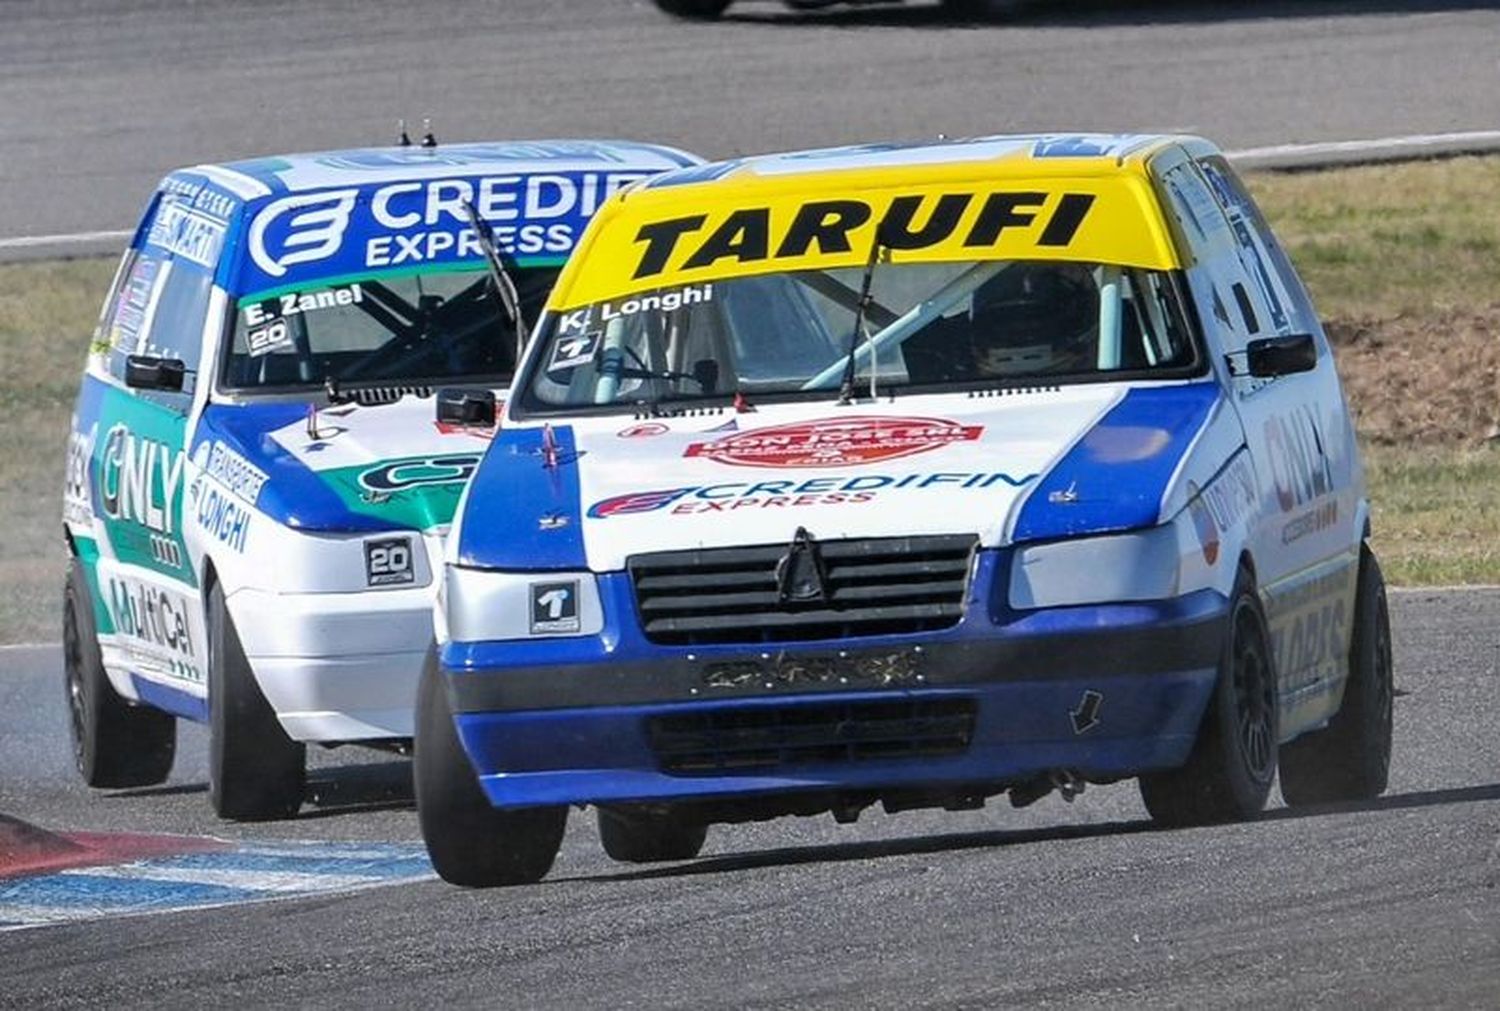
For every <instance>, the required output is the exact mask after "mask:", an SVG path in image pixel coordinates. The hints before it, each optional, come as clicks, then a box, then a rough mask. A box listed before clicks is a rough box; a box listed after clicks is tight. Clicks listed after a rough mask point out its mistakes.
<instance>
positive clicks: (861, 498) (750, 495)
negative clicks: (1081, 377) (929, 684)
mask: <svg viewBox="0 0 1500 1011" xmlns="http://www.w3.org/2000/svg"><path fill="white" fill-rule="evenodd" d="M1035 479H1036V475H1035V474H1027V475H1025V476H1023V477H1016V476H1014V475H1011V474H1005V473H1001V472H992V471H978V472H974V471H959V472H952V471H934V472H930V473H916V474H903V475H899V476H897V475H888V474H862V475H860V476H858V477H814V478H806V479H803V480H778V481H755V482H749V481H729V482H724V483H721V484H709V485H695V486H690V487H686V488H666V489H662V490H658V491H639V492H629V493H627V494H624V495H615V496H612V497H610V498H607V499H601V500H599V501H598V502H595V503H594V504H593V505H591V506H590V507H589V509H588V515H589V516H590V517H591V518H593V519H606V518H608V517H610V516H625V515H630V514H633V513H648V512H656V511H658V510H661V509H666V508H667V507H668V506H671V509H670V513H671V514H673V515H687V514H692V513H709V512H735V511H738V510H741V509H775V508H783V507H791V508H795V507H799V506H817V505H860V504H863V503H866V502H873V501H876V499H877V498H878V497H880V496H882V495H884V494H885V493H886V492H891V491H901V490H904V491H931V490H934V489H936V490H949V491H952V490H955V489H964V490H970V491H972V490H979V489H985V488H992V487H995V486H997V485H1006V486H1008V487H1011V488H1019V487H1022V486H1023V485H1026V484H1028V483H1030V482H1031V481H1033V480H1035Z"/></svg>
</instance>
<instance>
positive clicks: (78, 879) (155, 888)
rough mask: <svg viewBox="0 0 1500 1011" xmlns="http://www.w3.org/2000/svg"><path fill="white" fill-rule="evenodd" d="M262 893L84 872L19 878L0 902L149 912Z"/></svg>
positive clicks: (1, 893)
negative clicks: (156, 909) (154, 908)
mask: <svg viewBox="0 0 1500 1011" xmlns="http://www.w3.org/2000/svg"><path fill="white" fill-rule="evenodd" d="M264 894H265V893H264V892H260V891H254V890H251V889H247V888H231V887H229V886H226V885H213V884H198V883H194V882H190V881H160V880H156V879H152V878H114V877H104V876H102V875H93V874H88V873H86V872H85V873H76V874H49V875H46V876H44V877H37V878H22V879H21V880H20V881H17V882H16V883H15V884H13V885H9V886H6V887H3V888H0V902H3V903H8V904H9V903H19V904H21V905H28V906H52V907H55V908H58V909H79V908H88V907H90V906H98V907H119V908H137V909H150V908H152V907H155V906H182V905H197V906H201V905H204V904H207V903H214V902H243V901H245V900H247V899H254V898H258V897H260V896H261V895H264Z"/></svg>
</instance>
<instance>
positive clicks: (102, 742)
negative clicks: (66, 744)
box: [63, 558, 177, 789]
mask: <svg viewBox="0 0 1500 1011" xmlns="http://www.w3.org/2000/svg"><path fill="white" fill-rule="evenodd" d="M63 677H64V684H65V686H66V688H67V692H68V715H69V717H70V720H69V728H70V729H71V730H72V734H73V760H74V762H75V763H76V764H77V766H78V773H79V775H81V776H82V777H83V781H84V782H85V783H87V784H88V785H89V786H95V787H101V788H109V789H118V788H122V787H130V786H155V785H156V784H157V783H160V782H162V781H164V780H165V779H166V778H167V775H168V774H169V773H170V772H171V771H172V759H173V758H174V757H175V756H176V754H177V719H176V717H174V716H172V715H170V714H168V713H164V712H162V711H160V710H159V709H152V708H150V707H148V706H137V705H132V704H131V703H129V702H127V701H126V700H125V699H124V698H122V697H121V696H120V694H119V693H118V692H116V691H115V689H114V686H113V685H111V684H110V683H109V676H108V675H107V674H105V673H104V659H103V657H102V656H100V654H99V633H98V629H97V626H96V625H95V623H94V601H93V594H91V593H90V592H89V581H88V575H87V573H85V572H84V571H83V563H82V562H80V561H79V560H78V559H77V558H74V559H72V561H71V563H70V564H69V566H68V579H67V582H66V583H65V584H64V586H63Z"/></svg>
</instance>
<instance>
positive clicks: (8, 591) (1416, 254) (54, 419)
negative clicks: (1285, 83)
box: [0, 158, 1500, 643]
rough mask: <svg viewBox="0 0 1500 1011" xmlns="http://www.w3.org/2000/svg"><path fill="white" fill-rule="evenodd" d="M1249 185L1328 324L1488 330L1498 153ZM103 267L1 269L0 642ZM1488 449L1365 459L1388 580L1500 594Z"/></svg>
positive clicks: (31, 615) (25, 563)
mask: <svg viewBox="0 0 1500 1011" xmlns="http://www.w3.org/2000/svg"><path fill="white" fill-rule="evenodd" d="M1247 183H1248V185H1249V186H1250V188H1251V190H1252V191H1253V192H1254V193H1255V195H1256V198H1257V199H1258V200H1259V201H1260V203H1261V204H1262V207H1263V208H1264V210H1265V212H1266V216H1267V217H1268V218H1270V220H1271V222H1272V225H1273V226H1274V228H1275V229H1276V232H1277V234H1278V235H1279V236H1280V237H1281V239H1282V241H1283V242H1284V243H1285V244H1286V246H1287V249H1288V251H1289V252H1290V253H1291V256H1292V259H1293V260H1294V261H1295V262H1296V263H1297V265H1298V268H1299V270H1300V271H1301V272H1302V274H1303V277H1304V279H1305V280H1306V281H1307V283H1308V287H1309V288H1310V289H1311V290H1312V293H1313V298H1314V300H1315V301H1316V303H1317V305H1318V307H1319V310H1320V311H1321V312H1322V314H1323V316H1324V318H1325V319H1328V320H1331V321H1338V320H1341V319H1358V320H1361V321H1364V322H1365V323H1366V324H1369V325H1373V326H1375V327H1377V328H1378V327H1379V325H1380V321H1381V320H1393V319H1397V318H1400V319H1402V320H1403V321H1404V325H1406V326H1410V325H1411V324H1412V322H1413V321H1414V320H1415V321H1421V320H1422V319H1424V318H1433V317H1436V316H1438V315H1440V314H1442V313H1445V312H1454V311H1458V312H1463V313H1469V314H1472V315H1473V316H1475V317H1476V318H1478V319H1480V320H1481V321H1483V320H1489V322H1490V323H1491V324H1493V325H1491V326H1490V328H1489V330H1488V332H1489V333H1490V334H1496V335H1500V215H1497V214H1496V213H1495V211H1494V208H1495V207H1497V206H1500V158H1490V159H1482V158H1459V159H1453V160H1449V161H1435V162H1422V163H1411V164H1402V165H1386V166H1371V167H1362V168H1352V169H1341V170H1338V171H1332V172H1309V173H1297V174H1273V173H1257V174H1253V175H1251V176H1249V177H1248V179H1247ZM114 266H115V259H114V258H113V257H110V258H103V259H80V260H66V261H54V262H47V263H24V264H3V265H0V363H3V365H4V368H3V370H0V417H3V418H4V419H5V421H4V423H3V430H0V515H3V516H5V517H6V519H7V521H8V529H7V532H6V536H5V537H4V538H0V643H6V642H25V641H39V640H46V641H54V640H56V639H57V638H58V635H59V632H58V629H57V614H58V607H57V601H58V598H59V595H60V593H61V587H62V579H63V575H64V559H63V551H62V548H61V545H60V535H61V520H60V510H61V489H62V477H63V475H62V469H63V458H64V454H63V446H64V442H65V439H66V436H67V431H68V422H69V416H70V413H71V410H72V403H73V396H74V394H75V392H76V390H77V383H78V373H79V368H80V366H81V365H82V363H83V359H84V354H85V352H86V349H87V347H88V341H89V337H90V334H91V332H92V330H93V326H94V320H95V318H96V316H97V314H98V310H99V304H100V302H101V301H102V299H103V297H104V293H105V290H106V288H107V287H108V285H109V282H110V279H111V277H112V275H113V272H114ZM1371 321H1373V323H1372V322H1371ZM1495 339H1496V340H1500V336H1496V338H1495ZM1450 358H1451V356H1450ZM1432 367H1433V368H1438V369H1448V370H1454V371H1461V370H1463V369H1465V367H1466V362H1464V361H1461V360H1459V361H1454V360H1443V359H1435V360H1434V361H1433V364H1432ZM1493 446H1494V444H1488V445H1486V444H1478V445H1475V444H1474V443H1473V440H1471V441H1470V444H1468V445H1463V446H1455V445H1452V444H1448V443H1445V444H1441V445H1403V446H1384V445H1382V446H1375V447H1371V448H1370V449H1369V450H1367V453H1366V463H1367V467H1368V474H1369V480H1370V489H1371V498H1372V499H1373V501H1374V510H1375V512H1374V525H1375V540H1376V547H1377V549H1378V551H1379V553H1380V556H1381V558H1382V561H1383V563H1384V565H1385V569H1386V575H1387V578H1388V579H1389V580H1390V581H1391V582H1392V583H1394V584H1398V585H1402V584H1404V585H1444V584H1456V583H1500V449H1497V448H1493Z"/></svg>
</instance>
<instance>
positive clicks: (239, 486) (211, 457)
mask: <svg viewBox="0 0 1500 1011" xmlns="http://www.w3.org/2000/svg"><path fill="white" fill-rule="evenodd" d="M198 452H199V453H203V452H204V450H203V448H202V447H201V446H200V448H199V450H198ZM201 466H202V467H203V472H204V473H205V474H206V475H207V476H209V477H211V478H213V479H214V480H215V481H217V482H219V483H220V484H221V485H223V486H224V487H225V488H227V489H228V490H229V491H230V492H231V493H232V494H233V495H234V496H235V497H236V498H238V499H240V500H241V501H243V502H246V503H249V504H250V505H255V503H256V502H258V501H259V500H260V490H261V488H262V487H264V486H265V483H266V472H265V471H263V470H261V469H260V468H259V467H257V466H255V464H253V463H251V462H250V461H249V460H246V459H245V458H244V457H243V456H241V455H240V454H239V453H237V452H235V451H234V450H233V449H231V448H230V447H228V446H226V445H225V444H224V443H222V442H217V441H216V442H214V443H213V444H212V445H210V446H208V451H207V456H206V460H205V461H204V463H202V464H201Z"/></svg>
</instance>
